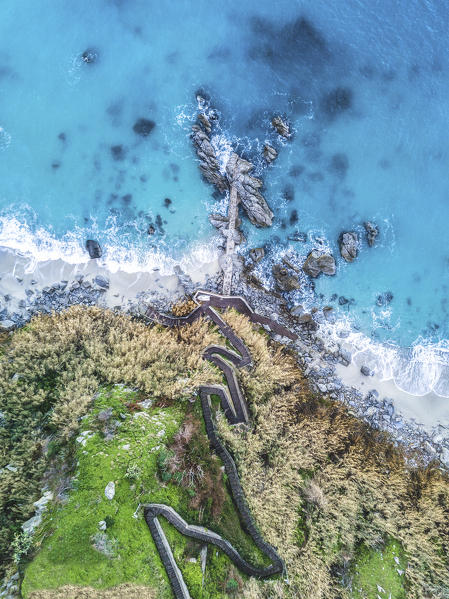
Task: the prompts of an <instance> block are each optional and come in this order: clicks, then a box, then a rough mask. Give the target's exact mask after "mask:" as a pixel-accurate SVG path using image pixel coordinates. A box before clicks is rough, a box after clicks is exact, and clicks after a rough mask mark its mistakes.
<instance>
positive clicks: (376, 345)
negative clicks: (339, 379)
mask: <svg viewBox="0 0 449 599" xmlns="http://www.w3.org/2000/svg"><path fill="white" fill-rule="evenodd" d="M321 334H322V336H323V338H324V339H325V340H326V339H327V340H331V341H334V342H338V343H341V342H342V341H344V342H345V343H346V344H347V346H348V348H350V351H351V353H352V359H353V361H354V363H355V364H356V365H357V366H367V367H368V368H369V369H370V370H372V371H373V372H374V374H375V375H376V376H377V377H378V378H379V379H380V380H381V381H389V380H392V381H394V383H395V385H396V386H397V387H398V389H400V390H401V391H404V392H405V393H409V394H410V395H415V396H423V395H427V394H428V393H435V394H436V395H438V396H440V397H449V342H448V341H447V340H444V341H439V342H435V343H431V342H429V341H428V340H425V339H423V338H419V339H417V340H416V342H415V343H414V344H413V345H411V346H410V347H399V346H397V345H393V344H386V343H380V342H378V341H374V340H372V339H370V338H369V337H367V336H366V335H364V334H363V333H361V332H359V331H356V330H354V328H353V326H352V323H351V320H350V318H349V317H346V316H343V315H342V316H341V317H340V318H339V319H338V320H337V321H336V322H335V323H332V324H331V323H326V324H323V325H321Z"/></svg>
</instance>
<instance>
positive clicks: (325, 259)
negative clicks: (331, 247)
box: [302, 250, 336, 278]
mask: <svg viewBox="0 0 449 599" xmlns="http://www.w3.org/2000/svg"><path fill="white" fill-rule="evenodd" d="M302 269H303V271H304V272H305V273H306V274H308V275H309V276H311V277H313V278H315V277H317V276H318V275H319V274H321V273H324V274H325V275H330V276H332V275H334V274H335V272H336V267H335V258H334V257H333V256H332V254H328V253H326V252H322V251H320V250H312V251H311V252H310V253H309V254H308V256H307V258H306V261H305V262H304V264H303V267H302Z"/></svg>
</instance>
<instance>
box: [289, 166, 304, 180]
mask: <svg viewBox="0 0 449 599" xmlns="http://www.w3.org/2000/svg"><path fill="white" fill-rule="evenodd" d="M304 171H305V167H304V166H302V164H295V165H293V166H292V168H291V169H290V170H289V171H288V174H289V175H290V177H295V178H296V177H299V176H300V175H302V173H303V172H304Z"/></svg>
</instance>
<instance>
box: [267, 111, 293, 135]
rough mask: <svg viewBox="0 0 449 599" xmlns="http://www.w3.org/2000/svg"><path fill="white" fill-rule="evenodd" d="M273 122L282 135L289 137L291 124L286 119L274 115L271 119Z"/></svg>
mask: <svg viewBox="0 0 449 599" xmlns="http://www.w3.org/2000/svg"><path fill="white" fill-rule="evenodd" d="M271 124H272V125H273V127H274V128H275V129H276V131H277V132H278V133H279V135H280V136H281V137H285V138H286V139H288V138H289V137H290V136H291V133H290V126H289V124H288V123H287V122H286V121H284V120H283V119H282V118H281V117H280V116H274V117H273V118H272V119H271Z"/></svg>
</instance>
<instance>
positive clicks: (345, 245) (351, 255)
mask: <svg viewBox="0 0 449 599" xmlns="http://www.w3.org/2000/svg"><path fill="white" fill-rule="evenodd" d="M338 243H339V245H340V254H341V257H342V258H344V259H345V260H346V262H354V260H355V259H356V258H357V250H358V247H359V237H358V235H357V233H355V232H354V231H349V232H345V233H341V235H340V237H339V240H338Z"/></svg>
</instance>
